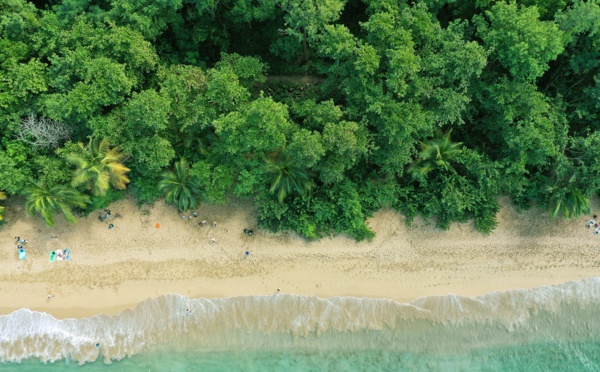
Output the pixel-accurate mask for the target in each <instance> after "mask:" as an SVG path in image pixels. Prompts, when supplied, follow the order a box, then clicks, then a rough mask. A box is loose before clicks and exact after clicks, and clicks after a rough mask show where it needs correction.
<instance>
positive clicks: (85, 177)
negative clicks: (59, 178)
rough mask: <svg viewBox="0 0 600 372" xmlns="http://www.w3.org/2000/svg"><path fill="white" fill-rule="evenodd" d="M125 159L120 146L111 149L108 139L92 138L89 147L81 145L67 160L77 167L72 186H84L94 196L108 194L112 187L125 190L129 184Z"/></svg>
mask: <svg viewBox="0 0 600 372" xmlns="http://www.w3.org/2000/svg"><path fill="white" fill-rule="evenodd" d="M125 158H126V156H125V154H123V153H121V152H120V151H119V147H118V146H117V147H114V148H112V149H111V148H110V146H109V144H108V140H107V139H106V138H103V139H102V140H100V141H98V140H94V139H93V138H92V139H90V141H89V142H88V144H87V146H85V145H84V144H83V143H79V148H78V151H77V152H75V153H71V154H69V155H68V156H67V160H68V161H69V162H70V163H71V164H73V165H75V167H76V169H75V174H74V175H73V181H72V182H71V184H72V186H73V187H78V186H84V187H85V188H87V189H91V190H92V194H94V195H104V194H106V190H108V188H109V187H110V186H112V187H114V188H117V189H124V188H125V187H126V184H127V183H129V178H128V177H127V175H126V174H125V173H127V172H129V168H127V167H126V166H124V165H123V164H122V162H123V161H124V160H125Z"/></svg>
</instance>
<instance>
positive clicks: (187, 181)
mask: <svg viewBox="0 0 600 372" xmlns="http://www.w3.org/2000/svg"><path fill="white" fill-rule="evenodd" d="M161 176H162V179H161V180H160V182H159V183H158V187H159V189H160V190H161V191H162V192H163V193H164V194H165V200H166V201H167V203H169V204H173V205H176V206H177V208H179V211H181V212H185V211H187V210H188V209H191V208H196V206H197V204H198V198H199V197H200V185H199V184H198V180H197V179H196V177H195V176H194V175H192V174H190V166H189V165H188V163H187V161H186V160H185V159H181V160H180V161H178V162H176V163H175V169H174V170H173V171H168V172H164V173H163V174H162V175H161Z"/></svg>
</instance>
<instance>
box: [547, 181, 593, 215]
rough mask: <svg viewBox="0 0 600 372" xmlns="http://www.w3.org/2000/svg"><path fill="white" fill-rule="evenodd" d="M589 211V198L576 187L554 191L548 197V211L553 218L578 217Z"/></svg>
mask: <svg viewBox="0 0 600 372" xmlns="http://www.w3.org/2000/svg"><path fill="white" fill-rule="evenodd" d="M591 212H592V209H591V208H590V200H589V199H588V198H587V197H586V196H585V195H584V194H583V192H581V190H579V189H577V188H571V189H567V190H566V191H563V192H561V191H556V192H554V193H553V194H552V196H551V197H550V213H551V214H552V217H554V218H556V217H558V216H562V217H564V218H572V217H579V216H581V215H584V214H589V213H591Z"/></svg>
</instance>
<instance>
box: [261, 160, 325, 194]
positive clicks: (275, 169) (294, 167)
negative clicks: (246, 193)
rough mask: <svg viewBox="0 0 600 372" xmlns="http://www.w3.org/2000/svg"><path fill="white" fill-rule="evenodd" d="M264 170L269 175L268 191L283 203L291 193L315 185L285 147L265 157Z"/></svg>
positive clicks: (308, 174) (299, 192)
mask: <svg viewBox="0 0 600 372" xmlns="http://www.w3.org/2000/svg"><path fill="white" fill-rule="evenodd" d="M265 171H266V173H267V174H268V175H269V176H270V181H271V186H270V188H269V192H270V193H271V194H274V195H277V200H279V202H280V203H283V201H284V200H285V198H286V197H287V196H288V195H289V194H291V193H294V192H296V193H298V194H302V193H303V192H304V190H310V189H311V188H313V187H314V186H315V183H314V181H313V180H312V178H311V176H310V173H309V172H308V171H307V170H306V168H305V167H302V166H301V165H299V164H298V163H297V162H296V160H295V159H293V158H292V157H291V156H290V155H289V154H288V153H287V152H286V151H285V149H284V150H282V151H280V152H279V153H277V154H275V155H274V156H270V157H267V158H266V159H265Z"/></svg>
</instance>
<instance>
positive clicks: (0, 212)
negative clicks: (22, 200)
mask: <svg viewBox="0 0 600 372" xmlns="http://www.w3.org/2000/svg"><path fill="white" fill-rule="evenodd" d="M0 200H6V193H5V192H4V191H0ZM5 209H6V207H4V206H2V205H0V221H4V210H5Z"/></svg>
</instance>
